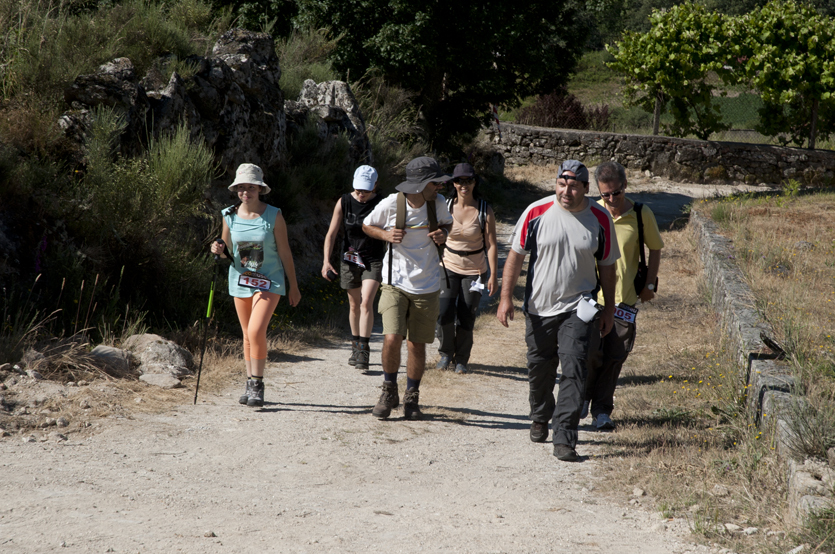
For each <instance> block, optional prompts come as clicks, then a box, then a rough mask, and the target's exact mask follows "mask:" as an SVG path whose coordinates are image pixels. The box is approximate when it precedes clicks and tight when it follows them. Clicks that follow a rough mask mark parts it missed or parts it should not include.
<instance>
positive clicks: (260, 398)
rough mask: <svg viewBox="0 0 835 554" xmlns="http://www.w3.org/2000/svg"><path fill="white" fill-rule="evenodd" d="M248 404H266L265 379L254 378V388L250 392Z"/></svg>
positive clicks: (256, 405)
mask: <svg viewBox="0 0 835 554" xmlns="http://www.w3.org/2000/svg"><path fill="white" fill-rule="evenodd" d="M246 405H247V406H254V407H259V406H263V405H264V380H263V379H253V380H252V390H250V392H249V399H248V400H247V401H246Z"/></svg>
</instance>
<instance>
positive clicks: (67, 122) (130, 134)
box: [59, 58, 150, 153]
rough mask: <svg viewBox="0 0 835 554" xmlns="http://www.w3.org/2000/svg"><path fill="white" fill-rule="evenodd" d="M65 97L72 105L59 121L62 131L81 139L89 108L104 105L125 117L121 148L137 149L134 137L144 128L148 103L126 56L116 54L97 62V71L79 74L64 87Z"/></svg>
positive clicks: (140, 134) (88, 116)
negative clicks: (101, 62)
mask: <svg viewBox="0 0 835 554" xmlns="http://www.w3.org/2000/svg"><path fill="white" fill-rule="evenodd" d="M64 99H65V100H66V101H67V103H68V104H70V105H71V106H72V107H73V110H72V111H71V112H70V113H68V114H64V116H63V117H62V118H61V119H60V121H59V124H60V125H61V127H62V128H63V129H64V132H65V133H67V134H68V135H71V136H74V137H75V138H77V139H80V138H81V137H82V136H83V129H84V127H85V126H86V125H87V124H89V122H90V118H91V115H90V110H89V108H91V107H93V106H105V107H108V108H113V109H115V110H117V111H118V112H119V113H121V114H122V115H124V117H125V121H126V123H127V127H126V129H125V132H124V134H123V136H122V150H123V152H125V153H132V152H136V151H138V149H139V144H138V142H137V140H136V138H137V137H141V136H143V135H142V133H144V132H145V128H146V127H145V126H146V123H147V115H148V113H149V110H150V104H149V102H148V97H147V95H146V94H145V89H144V88H143V87H142V85H141V84H140V83H139V81H138V79H137V77H136V71H135V69H134V66H133V63H132V62H131V61H130V60H129V59H128V58H116V59H115V60H112V61H110V62H108V63H106V64H104V65H101V66H99V70H98V71H97V72H96V73H93V74H91V75H79V76H78V77H76V79H75V81H73V83H72V84H71V85H70V87H69V88H68V89H67V90H65V91H64Z"/></svg>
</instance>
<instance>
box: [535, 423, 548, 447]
mask: <svg viewBox="0 0 835 554" xmlns="http://www.w3.org/2000/svg"><path fill="white" fill-rule="evenodd" d="M547 439H548V424H547V423H540V422H538V421H534V422H533V423H531V442H545V441H546V440H547Z"/></svg>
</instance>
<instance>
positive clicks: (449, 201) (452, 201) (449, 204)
mask: <svg viewBox="0 0 835 554" xmlns="http://www.w3.org/2000/svg"><path fill="white" fill-rule="evenodd" d="M454 205H455V197H454V196H451V197H449V198H447V201H446V208H447V209H448V210H449V215H452V207H453V206H454Z"/></svg>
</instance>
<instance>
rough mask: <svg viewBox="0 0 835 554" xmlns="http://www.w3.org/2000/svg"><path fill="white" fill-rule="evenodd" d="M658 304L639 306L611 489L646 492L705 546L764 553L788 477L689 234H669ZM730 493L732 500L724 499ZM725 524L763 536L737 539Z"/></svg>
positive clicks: (611, 441)
mask: <svg viewBox="0 0 835 554" xmlns="http://www.w3.org/2000/svg"><path fill="white" fill-rule="evenodd" d="M663 237H664V242H665V248H664V250H663V257H662V264H661V271H660V286H659V292H660V294H659V296H658V298H657V299H656V300H655V301H653V302H652V303H651V304H649V305H642V306H639V307H640V309H641V312H640V314H639V316H638V319H639V321H638V337H637V340H636V345H635V348H634V350H633V352H632V354H631V355H630V357H629V359H628V360H627V362H626V365H625V367H624V371H623V373H622V374H621V379H620V383H619V388H618V390H617V392H616V399H615V412H614V413H613V418H614V419H615V421H616V422H618V429H617V431H616V432H614V433H612V434H611V435H609V437H608V450H609V452H608V453H607V457H608V458H609V463H608V464H607V465H606V469H607V473H608V475H609V476H610V478H608V479H604V485H603V488H604V489H608V490H609V492H610V493H611V494H614V495H615V496H616V497H621V498H625V497H628V496H629V495H630V494H631V492H632V490H633V488H634V487H640V488H641V489H643V490H645V491H646V492H647V493H648V494H649V495H650V497H651V499H652V501H654V502H655V503H656V505H657V506H658V508H659V509H660V510H661V511H662V513H664V514H666V515H668V516H670V517H684V518H686V519H687V520H688V521H689V522H690V524H691V527H692V528H693V530H694V531H695V532H696V533H697V534H698V535H700V536H702V537H703V539H704V540H711V541H716V542H720V543H722V544H723V545H725V546H728V547H731V548H734V549H738V550H742V551H749V552H750V551H757V552H766V551H769V550H770V549H772V548H775V547H777V546H778V543H779V541H780V538H779V537H780V536H779V535H774V536H772V537H766V536H765V533H766V530H774V531H778V532H779V531H784V530H785V528H784V523H783V520H782V514H783V513H784V509H785V500H784V498H785V475H786V473H785V468H784V467H783V465H782V464H781V463H780V462H779V461H778V460H777V458H776V456H775V454H774V451H773V449H772V448H771V445H770V443H769V442H768V440H769V434H765V435H763V434H760V433H759V431H757V430H756V428H755V427H754V426H753V425H752V424H751V422H750V421H749V419H748V417H747V415H746V413H745V412H744V410H739V409H738V408H739V407H740V406H741V403H742V401H743V398H744V392H745V389H744V386H743V385H742V384H741V382H739V380H738V378H737V372H736V370H735V369H734V368H733V363H732V362H731V361H730V360H728V359H726V357H725V354H724V351H723V350H722V347H721V334H722V333H721V330H720V329H718V328H717V323H716V322H717V319H716V316H715V315H714V313H713V311H712V309H711V307H710V306H709V304H708V302H707V299H706V295H705V293H704V285H703V282H702V277H701V268H700V267H699V266H698V261H697V259H698V258H697V256H696V251H695V245H694V243H693V241H692V238H691V236H690V234H689V230H682V231H670V232H666V233H664V235H663ZM725 491H727V493H725ZM725 523H734V524H737V525H740V526H741V527H749V526H753V527H758V528H759V529H760V533H759V534H757V535H754V536H753V537H748V536H744V538H740V537H739V536H738V535H730V534H726V533H725V532H724V529H721V526H722V525H723V524H725Z"/></svg>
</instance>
